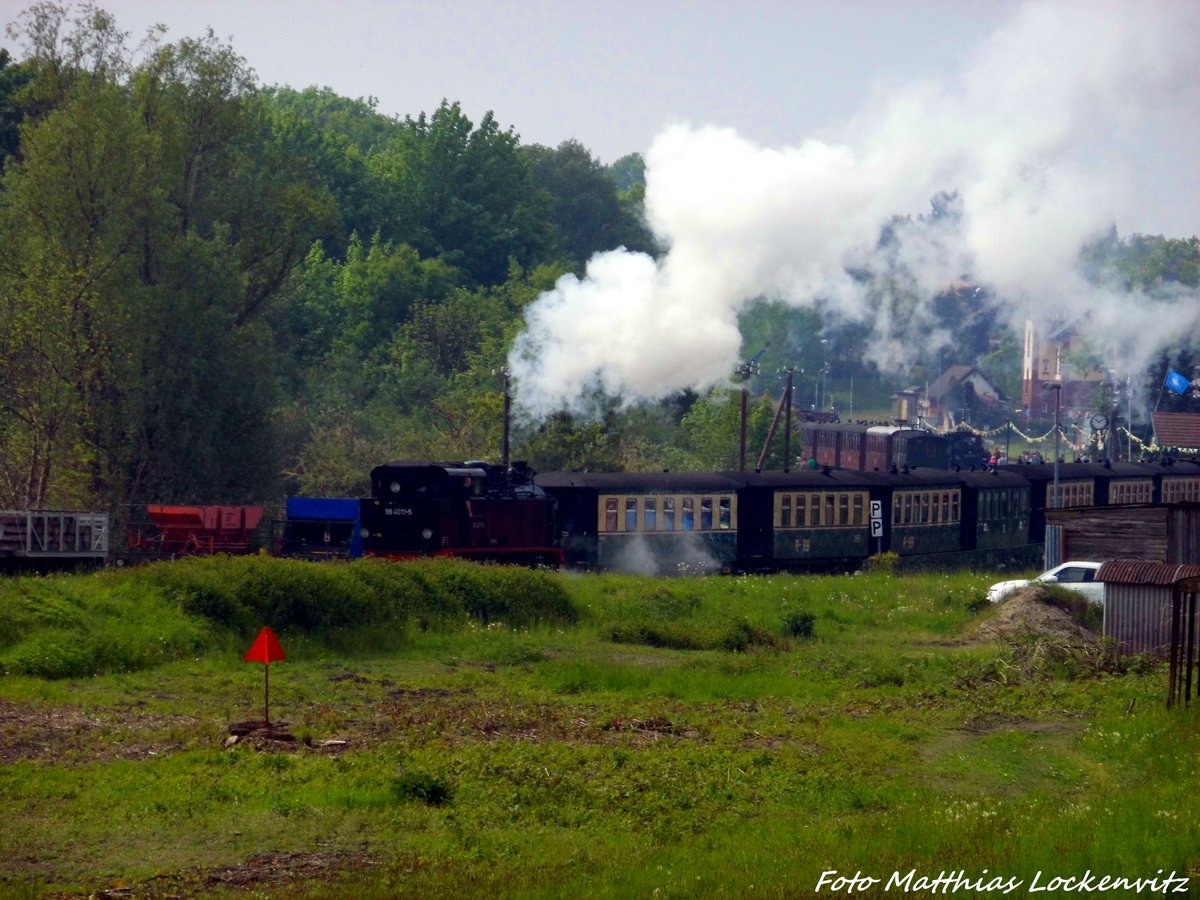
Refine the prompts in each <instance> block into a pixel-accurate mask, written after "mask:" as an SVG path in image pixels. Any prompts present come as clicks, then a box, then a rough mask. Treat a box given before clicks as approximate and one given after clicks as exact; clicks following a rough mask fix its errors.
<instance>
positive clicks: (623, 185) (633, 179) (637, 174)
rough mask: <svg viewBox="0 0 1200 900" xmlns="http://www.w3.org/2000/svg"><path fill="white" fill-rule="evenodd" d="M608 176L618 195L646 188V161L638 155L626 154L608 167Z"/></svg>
mask: <svg viewBox="0 0 1200 900" xmlns="http://www.w3.org/2000/svg"><path fill="white" fill-rule="evenodd" d="M608 175H609V177H610V178H611V179H612V180H613V183H614V184H615V185H616V186H617V192H618V193H620V194H625V193H628V192H629V191H632V190H633V189H634V188H639V187H640V188H645V187H646V161H645V160H644V159H643V158H642V154H640V153H628V154H626V155H625V156H622V157H621V158H620V159H618V160H617V161H616V162H614V163H613V164H612V165H611V166H609V167H608Z"/></svg>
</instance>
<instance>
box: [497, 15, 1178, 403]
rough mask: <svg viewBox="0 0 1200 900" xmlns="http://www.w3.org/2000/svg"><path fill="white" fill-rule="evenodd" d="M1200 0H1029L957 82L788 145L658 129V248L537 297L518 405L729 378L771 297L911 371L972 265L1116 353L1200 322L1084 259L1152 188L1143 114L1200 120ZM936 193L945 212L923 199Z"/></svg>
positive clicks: (1128, 367)
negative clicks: (1141, 158)
mask: <svg viewBox="0 0 1200 900" xmlns="http://www.w3.org/2000/svg"><path fill="white" fill-rule="evenodd" d="M1196 12H1197V8H1196V6H1195V4H1191V3H1184V2H1172V0H1162V2H1157V3H1154V4H1148V5H1135V4H1131V3H1127V2H1112V3H1103V2H1098V3H1087V4H1082V3H1073V2H1071V3H1061V4H1053V3H1050V4H1047V3H1034V4H1028V5H1025V6H1022V7H1021V8H1020V9H1019V10H1018V11H1017V13H1016V14H1015V16H1014V17H1013V19H1012V20H1011V21H1010V22H1009V23H1008V24H1007V26H1006V27H1004V28H1003V29H1001V30H999V31H998V32H996V33H994V34H993V35H992V36H991V37H990V39H989V40H987V41H986V42H985V43H984V44H983V45H982V46H980V47H978V48H975V51H974V52H973V53H969V54H967V55H966V57H965V59H964V65H963V69H962V71H961V73H960V75H959V77H958V78H957V79H956V80H955V81H953V82H952V83H936V84H935V83H929V82H921V83H911V84H907V85H903V86H894V87H892V88H891V89H888V90H881V91H879V92H878V94H877V95H876V96H875V97H874V98H873V100H872V101H871V102H870V103H869V104H868V105H867V106H866V108H864V109H863V110H861V111H859V113H858V114H857V115H855V116H853V117H851V118H849V119H848V120H847V121H846V122H845V123H844V124H843V126H842V127H841V128H840V129H839V130H838V131H837V133H833V134H826V135H821V136H820V137H819V138H817V137H814V138H812V139H808V140H805V141H803V142H802V143H800V144H798V145H796V146H790V147H781V148H770V147H762V146H758V145H756V144H754V143H752V142H750V141H748V140H746V139H745V138H743V137H741V136H739V135H738V134H737V133H735V132H734V131H732V130H730V129H727V128H721V127H715V126H710V125H705V126H694V125H690V124H687V123H678V124H674V125H672V126H670V127H668V128H666V129H665V130H664V131H663V132H662V133H661V134H660V135H659V136H658V137H657V138H656V139H655V141H654V142H653V144H652V146H651V147H650V149H649V150H648V152H647V153H646V155H645V161H646V214H647V218H648V221H649V224H650V226H651V228H652V229H653V231H654V233H655V234H656V236H657V237H658V239H659V241H660V243H661V244H662V245H663V246H664V247H666V248H667V251H666V253H665V255H664V256H663V257H662V258H661V259H660V260H654V259H651V258H650V257H648V256H645V255H643V254H638V253H630V252H627V251H625V250H623V249H618V250H613V251H611V252H607V253H602V254H599V255H597V256H596V257H594V258H593V259H592V260H591V262H590V263H589V264H588V267H587V270H586V273H585V275H584V277H583V278H582V279H579V278H576V277H574V276H565V277H564V278H562V279H561V280H560V281H559V282H558V284H557V285H556V286H555V288H554V289H553V290H552V291H549V292H547V293H545V294H543V295H542V296H541V297H540V298H539V299H538V300H537V301H536V302H535V303H534V304H533V305H532V306H531V307H530V308H529V309H528V310H527V321H526V324H527V327H526V330H525V332H524V333H522V334H521V335H520V336H519V337H518V339H517V341H516V343H515V345H514V347H513V349H512V351H511V354H510V359H509V364H510V369H511V371H512V372H513V375H514V380H515V383H516V388H517V393H516V397H517V405H518V407H520V408H523V409H524V410H525V411H526V412H527V413H529V414H531V415H533V416H538V417H540V416H544V415H546V414H548V413H550V412H552V411H555V410H558V409H564V408H566V409H573V410H575V411H582V410H584V409H585V408H586V405H587V401H588V399H589V398H590V397H594V396H595V392H596V390H598V389H599V390H603V391H604V392H605V393H606V394H608V395H612V396H620V397H622V398H624V400H625V401H626V402H628V403H632V402H636V401H638V400H641V399H647V398H657V397H665V396H669V395H672V394H674V393H677V392H678V391H680V390H681V389H684V388H694V389H697V390H703V389H706V388H708V387H711V386H714V385H716V384H719V383H722V382H724V381H726V380H728V379H729V377H730V375H731V373H732V372H733V370H734V368H735V367H736V365H737V363H738V362H739V353H740V352H741V350H740V336H739V333H738V314H739V313H740V312H742V311H743V310H744V309H745V308H747V307H748V305H749V304H751V303H753V302H755V301H756V300H758V299H770V300H781V301H784V302H786V303H788V304H792V305H795V306H808V307H814V308H817V309H820V310H821V311H822V312H823V314H824V315H826V316H827V317H832V318H834V319H837V318H843V319H847V320H855V321H862V322H868V323H870V325H871V328H872V340H871V341H870V342H869V346H870V348H871V349H870V351H869V353H870V358H871V360H872V361H873V362H875V363H876V364H877V365H879V366H880V368H881V369H883V370H885V371H902V370H904V369H905V368H906V367H907V366H909V365H911V364H912V363H913V362H914V361H915V360H916V358H917V357H918V355H919V354H920V353H921V352H922V351H928V350H931V349H934V348H936V346H937V345H938V344H939V343H943V342H944V341H945V340H946V336H945V335H944V334H943V333H941V332H940V331H939V330H938V328H937V327H936V323H935V321H934V317H933V316H932V312H931V310H930V309H929V304H930V301H931V300H932V299H933V298H934V297H935V296H936V295H937V294H938V293H940V292H942V291H944V290H945V289H946V287H947V286H948V285H950V284H951V283H953V282H954V281H956V280H958V279H962V278H969V279H971V280H972V281H974V282H975V283H977V284H980V285H984V286H986V287H987V288H988V289H989V296H991V297H992V298H993V302H995V303H997V304H998V309H999V310H1000V312H1001V313H1002V316H1003V317H1004V318H1005V320H1006V321H1008V322H1009V324H1010V325H1012V326H1013V327H1014V329H1017V330H1018V333H1019V327H1020V323H1021V322H1022V321H1023V320H1024V318H1025V317H1026V315H1030V314H1032V315H1034V316H1035V317H1036V316H1037V315H1038V314H1046V313H1050V312H1053V313H1054V314H1055V315H1057V316H1061V317H1062V318H1064V319H1065V320H1067V321H1076V322H1077V325H1078V327H1079V328H1081V329H1082V330H1084V331H1085V333H1086V336H1087V338H1088V339H1089V341H1090V342H1091V344H1092V345H1093V346H1094V347H1095V348H1097V349H1098V350H1100V351H1101V352H1102V354H1103V355H1104V356H1105V357H1106V359H1108V360H1109V363H1108V364H1109V365H1110V366H1113V367H1118V368H1120V369H1121V370H1122V371H1136V370H1137V368H1138V367H1144V365H1145V364H1146V363H1147V362H1148V361H1149V360H1150V359H1151V358H1152V357H1153V355H1154V354H1155V353H1156V352H1157V351H1160V350H1161V349H1163V348H1167V347H1170V345H1171V343H1172V341H1176V340H1179V339H1180V338H1181V336H1184V335H1186V334H1187V333H1188V332H1190V330H1191V329H1193V328H1195V327H1196V324H1197V319H1198V314H1200V304H1198V303H1197V299H1198V297H1197V294H1196V292H1195V291H1182V292H1177V293H1176V294H1175V295H1174V296H1162V295H1156V296H1155V297H1153V298H1152V297H1150V296H1146V295H1136V296H1134V297H1133V298H1131V297H1130V295H1129V294H1128V292H1127V291H1125V290H1124V289H1123V288H1121V289H1116V288H1114V289H1111V290H1110V289H1108V288H1105V287H1097V286H1096V285H1095V284H1094V283H1091V282H1089V281H1087V280H1085V279H1084V278H1083V277H1082V276H1081V274H1080V273H1079V271H1078V269H1077V263H1078V259H1079V252H1080V249H1081V247H1082V246H1083V245H1084V244H1085V243H1086V242H1087V241H1089V240H1092V239H1095V238H1097V237H1099V236H1101V235H1103V234H1105V233H1107V232H1108V231H1110V230H1111V229H1112V228H1113V227H1117V228H1120V227H1121V218H1122V212H1123V211H1125V210H1128V209H1131V208H1132V206H1131V204H1133V203H1135V202H1137V200H1138V198H1139V193H1140V191H1139V185H1138V175H1139V173H1138V172H1136V171H1132V170H1131V167H1130V164H1129V163H1128V162H1127V161H1126V159H1125V157H1124V156H1123V148H1126V147H1128V146H1129V144H1130V143H1131V142H1132V141H1135V140H1136V139H1137V136H1138V134H1139V129H1140V128H1141V127H1142V126H1143V124H1144V122H1145V121H1146V119H1147V117H1149V116H1151V115H1152V114H1157V115H1161V114H1162V113H1164V112H1170V111H1171V110H1174V111H1176V112H1177V115H1178V121H1179V122H1180V123H1181V127H1185V123H1188V122H1190V121H1191V120H1192V118H1194V115H1195V110H1196V109H1197V108H1198V106H1197V103H1198V100H1200V97H1198V91H1197V79H1196V78H1195V64H1194V55H1195V47H1196V46H1200V40H1198V38H1200V27H1198V23H1197V15H1196ZM943 193H950V194H953V195H954V199H953V201H952V202H951V203H950V204H949V206H950V207H951V208H950V211H949V212H950V214H945V215H932V214H929V213H930V201H931V198H933V197H935V196H936V195H939V194H943ZM897 216H901V217H904V218H903V219H902V220H899V221H893V220H894V219H895V217H897ZM889 222H893V226H892V227H891V228H890V229H889V240H887V241H881V240H880V235H881V229H883V228H884V226H885V225H887V224H888V223H889ZM898 288H902V289H898Z"/></svg>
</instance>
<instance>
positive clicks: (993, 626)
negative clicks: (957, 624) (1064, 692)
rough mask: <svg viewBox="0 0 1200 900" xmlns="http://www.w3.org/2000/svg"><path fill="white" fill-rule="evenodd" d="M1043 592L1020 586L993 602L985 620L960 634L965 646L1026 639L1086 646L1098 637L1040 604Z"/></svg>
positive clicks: (1048, 606) (1047, 604)
mask: <svg viewBox="0 0 1200 900" xmlns="http://www.w3.org/2000/svg"><path fill="white" fill-rule="evenodd" d="M1043 596H1044V591H1043V589H1042V588H1040V587H1037V586H1032V587H1024V588H1021V589H1020V590H1018V591H1016V592H1015V593H1013V594H1010V595H1009V596H1008V597H1006V598H1005V599H1004V600H1002V601H1000V602H999V603H997V604H996V605H995V606H994V607H993V608H992V610H991V611H990V613H989V614H987V615H986V617H985V618H983V619H981V620H979V621H978V622H974V623H972V624H971V626H970V627H968V629H967V630H966V632H964V634H963V637H962V642H963V643H966V644H985V643H1011V642H1013V641H1016V640H1021V639H1023V638H1028V637H1043V638H1053V639H1054V640H1056V641H1059V642H1062V643H1065V644H1070V645H1072V646H1079V647H1088V646H1091V645H1094V644H1096V643H1098V642H1099V641H1100V635H1098V634H1097V633H1096V632H1094V631H1091V630H1090V629H1087V628H1084V627H1083V626H1082V625H1079V624H1078V623H1076V622H1075V621H1074V620H1073V619H1072V618H1071V617H1070V616H1069V615H1068V614H1067V613H1065V612H1064V611H1063V610H1061V609H1059V608H1058V607H1056V606H1051V605H1050V604H1049V603H1045V602H1043V601H1042V597H1043Z"/></svg>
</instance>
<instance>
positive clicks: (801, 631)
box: [783, 609, 817, 638]
mask: <svg viewBox="0 0 1200 900" xmlns="http://www.w3.org/2000/svg"><path fill="white" fill-rule="evenodd" d="M816 622H817V617H816V615H814V614H813V613H811V612H809V611H808V610H806V609H791V610H788V611H787V612H785V613H784V614H783V627H784V629H785V630H786V631H787V633H788V634H790V635H791V636H792V637H795V638H810V637H812V636H813V633H814V631H815V627H816Z"/></svg>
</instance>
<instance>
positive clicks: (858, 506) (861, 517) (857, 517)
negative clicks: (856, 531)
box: [854, 494, 867, 525]
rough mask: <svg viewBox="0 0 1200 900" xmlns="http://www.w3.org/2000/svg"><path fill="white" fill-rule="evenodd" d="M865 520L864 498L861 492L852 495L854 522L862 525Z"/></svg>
mask: <svg viewBox="0 0 1200 900" xmlns="http://www.w3.org/2000/svg"><path fill="white" fill-rule="evenodd" d="M866 521H867V510H866V500H865V498H864V497H863V495H862V494H855V495H854V524H855V525H864V524H866Z"/></svg>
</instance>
